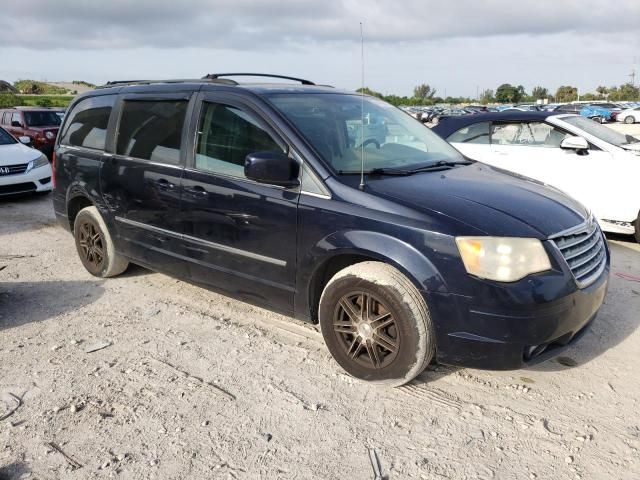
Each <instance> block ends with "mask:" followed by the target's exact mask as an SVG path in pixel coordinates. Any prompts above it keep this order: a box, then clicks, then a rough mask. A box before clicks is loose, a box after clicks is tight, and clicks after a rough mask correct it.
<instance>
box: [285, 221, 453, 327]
mask: <svg viewBox="0 0 640 480" xmlns="http://www.w3.org/2000/svg"><path fill="white" fill-rule="evenodd" d="M383 252H384V253H383ZM364 261H378V262H383V263H386V264H389V265H391V266H392V267H394V268H396V269H398V270H399V271H400V272H401V273H402V274H403V275H405V276H406V277H407V278H408V279H409V281H411V283H413V285H414V286H415V287H416V288H417V289H418V290H420V291H440V292H446V291H447V287H446V284H445V282H444V280H443V279H442V276H441V275H440V273H439V272H438V270H437V269H436V267H435V266H434V265H433V263H432V262H431V261H430V260H429V259H428V258H427V257H426V256H425V255H424V254H423V253H421V252H419V251H418V250H417V249H416V248H415V247H414V246H412V245H410V244H408V243H406V242H404V241H402V240H400V239H398V238H396V237H392V236H390V235H386V234H383V233H379V232H370V231H349V232H340V233H335V234H332V235H330V236H329V237H326V238H324V239H322V240H321V241H320V242H318V243H317V244H316V245H315V246H314V247H313V248H312V249H311V250H310V251H309V252H307V254H306V255H305V256H304V259H302V265H301V266H300V274H299V281H301V283H299V285H304V288H303V289H302V291H303V292H304V295H299V296H298V297H299V299H298V302H296V314H299V315H300V316H301V317H303V318H308V319H310V320H311V321H312V322H314V323H317V321H318V306H319V302H320V296H321V295H322V291H323V290H324V287H325V286H326V285H327V283H328V282H329V280H331V278H332V277H333V276H334V275H335V274H336V273H337V272H339V271H340V270H342V269H343V268H346V267H348V266H350V265H354V264H356V263H360V262H364ZM305 272H307V273H305ZM301 277H302V278H301ZM301 297H302V298H301ZM302 302H303V304H302V305H300V303H302Z"/></svg>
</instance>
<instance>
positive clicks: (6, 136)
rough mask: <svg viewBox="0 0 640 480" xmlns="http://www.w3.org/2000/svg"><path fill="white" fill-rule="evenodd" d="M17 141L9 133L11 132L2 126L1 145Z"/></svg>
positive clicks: (0, 129)
mask: <svg viewBox="0 0 640 480" xmlns="http://www.w3.org/2000/svg"><path fill="white" fill-rule="evenodd" d="M13 143H16V141H15V139H14V138H13V137H12V136H11V135H9V132H7V131H6V130H4V129H3V128H0V145H11V144H13Z"/></svg>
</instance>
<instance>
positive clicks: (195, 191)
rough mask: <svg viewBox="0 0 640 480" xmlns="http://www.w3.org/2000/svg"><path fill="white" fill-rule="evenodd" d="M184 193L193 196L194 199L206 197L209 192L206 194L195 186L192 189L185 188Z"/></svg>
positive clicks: (198, 186) (199, 187)
mask: <svg viewBox="0 0 640 480" xmlns="http://www.w3.org/2000/svg"><path fill="white" fill-rule="evenodd" d="M184 191H185V192H186V193H188V194H190V195H193V196H194V197H206V196H207V195H209V192H207V191H206V190H205V189H204V188H202V187H201V186H200V185H196V186H194V187H185V189H184Z"/></svg>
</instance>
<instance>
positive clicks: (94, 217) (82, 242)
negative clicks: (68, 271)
mask: <svg viewBox="0 0 640 480" xmlns="http://www.w3.org/2000/svg"><path fill="white" fill-rule="evenodd" d="M73 235H74V237H75V240H76V250H77V251H78V255H79V256H80V261H81V262H82V265H84V268H86V269H87V271H88V272H89V273H90V274H91V275H95V276H96V277H102V278H106V277H113V276H115V275H119V274H121V273H122V272H124V271H125V270H126V269H127V267H128V266H129V262H128V261H127V259H125V258H124V257H122V256H121V255H118V254H117V253H116V251H115V248H114V246H113V241H112V240H111V235H110V234H109V230H108V229H107V225H106V224H105V223H104V220H103V219H102V216H101V215H100V212H98V209H97V208H96V207H85V208H83V209H82V210H80V211H79V212H78V214H77V215H76V218H75V221H74V222H73Z"/></svg>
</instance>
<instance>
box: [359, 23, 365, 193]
mask: <svg viewBox="0 0 640 480" xmlns="http://www.w3.org/2000/svg"><path fill="white" fill-rule="evenodd" d="M360 65H361V66H362V88H361V89H360V99H361V105H360V121H361V131H362V137H361V138H360V190H364V34H363V33H362V22H360Z"/></svg>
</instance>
